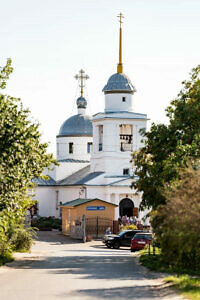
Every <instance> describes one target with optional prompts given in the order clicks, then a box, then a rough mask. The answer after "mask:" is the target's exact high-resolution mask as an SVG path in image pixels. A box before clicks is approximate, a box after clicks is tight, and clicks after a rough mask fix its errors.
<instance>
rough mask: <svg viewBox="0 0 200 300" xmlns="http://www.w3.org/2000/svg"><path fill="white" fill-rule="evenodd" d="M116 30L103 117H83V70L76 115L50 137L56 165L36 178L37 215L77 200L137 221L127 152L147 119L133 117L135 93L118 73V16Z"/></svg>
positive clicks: (136, 196)
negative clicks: (110, 207) (93, 202)
mask: <svg viewBox="0 0 200 300" xmlns="http://www.w3.org/2000/svg"><path fill="white" fill-rule="evenodd" d="M119 17H120V29H119V63H118V66H117V73H115V74H113V75H111V76H110V78H109V79H108V81H107V83H106V84H105V86H104V87H103V90H102V91H103V93H104V96H105V109H104V112H99V113H97V114H95V115H94V116H93V117H92V116H89V115H87V114H86V107H87V99H86V98H85V96H84V85H85V81H86V80H87V79H88V78H89V77H88V75H86V74H85V72H84V71H83V70H81V71H80V72H79V74H78V75H76V76H75V78H76V79H78V81H79V85H80V96H79V97H78V99H77V101H76V104H77V114H76V115H74V116H72V117H70V118H69V119H67V120H66V121H65V122H64V123H63V124H62V125H61V127H60V131H59V133H58V135H57V137H56V140H57V160H58V162H59V166H55V167H54V168H53V170H52V171H46V175H48V176H49V180H43V179H38V180H37V187H36V196H35V199H37V200H38V214H39V215H40V216H55V217H60V207H59V206H60V205H61V204H62V203H66V202H68V201H72V200H75V199H78V198H83V199H96V198H98V199H101V200H103V201H106V202H110V203H113V204H116V205H117V206H116V207H115V220H117V219H118V218H119V216H121V217H122V216H124V215H127V216H129V217H130V216H134V215H135V216H137V217H138V218H139V219H142V217H143V214H144V213H143V212H140V211H139V205H140V201H141V195H139V194H136V192H135V190H134V189H132V188H131V183H132V180H133V179H131V176H132V175H133V172H134V170H133V169H132V165H131V163H130V160H131V153H132V152H133V151H135V150H138V149H139V148H140V147H142V141H141V140H142V136H141V133H140V130H141V129H146V125H147V115H146V114H142V113H136V112H135V108H134V93H135V91H136V90H135V88H134V86H133V84H132V83H131V81H130V79H129V78H128V76H127V75H125V74H124V72H123V64H122V27H121V25H122V14H120V15H119Z"/></svg>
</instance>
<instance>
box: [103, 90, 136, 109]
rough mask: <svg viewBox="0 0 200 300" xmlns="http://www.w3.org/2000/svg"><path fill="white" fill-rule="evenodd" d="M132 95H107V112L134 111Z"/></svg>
mask: <svg viewBox="0 0 200 300" xmlns="http://www.w3.org/2000/svg"><path fill="white" fill-rule="evenodd" d="M133 108H134V107H133V101H132V94H127V93H114V94H106V95H105V112H109V111H133Z"/></svg>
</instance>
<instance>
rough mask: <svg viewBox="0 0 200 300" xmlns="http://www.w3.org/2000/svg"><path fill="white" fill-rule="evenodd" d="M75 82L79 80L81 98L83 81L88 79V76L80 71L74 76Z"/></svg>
mask: <svg viewBox="0 0 200 300" xmlns="http://www.w3.org/2000/svg"><path fill="white" fill-rule="evenodd" d="M74 77H75V79H76V80H79V87H80V88H81V97H83V88H84V87H85V85H84V82H85V80H87V79H89V76H88V75H87V74H85V71H84V70H83V69H81V70H80V71H79V74H76V75H75V76H74Z"/></svg>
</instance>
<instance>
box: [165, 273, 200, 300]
mask: <svg viewBox="0 0 200 300" xmlns="http://www.w3.org/2000/svg"><path fill="white" fill-rule="evenodd" d="M165 281H166V282H171V283H173V284H174V286H175V287H176V288H178V289H179V290H180V291H181V294H182V295H183V296H185V297H187V298H188V299H191V300H199V299H200V278H194V277H191V276H189V275H181V276H170V277H167V278H165Z"/></svg>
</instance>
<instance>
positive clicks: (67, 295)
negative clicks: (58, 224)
mask: <svg viewBox="0 0 200 300" xmlns="http://www.w3.org/2000/svg"><path fill="white" fill-rule="evenodd" d="M16 257H17V260H16V261H15V262H13V263H10V264H8V265H7V266H4V267H2V268H0V300H25V299H26V300H38V299H41V300H43V299H44V300H46V299H48V300H51V299H52V300H56V299H68V300H71V299H72V300H76V299H77V300H79V299H81V300H99V299H105V300H106V299H111V300H112V299H115V300H118V299H120V300H123V299H137V300H138V299H143V300H146V299H147V300H149V299H167V300H168V299H174V300H180V299H183V298H182V297H180V296H178V295H176V294H175V293H174V291H173V290H172V289H170V288H168V287H167V286H166V284H164V283H163V282H162V278H161V277H160V276H159V275H157V274H153V273H151V272H149V271H147V270H146V269H145V268H143V267H141V266H140V265H139V263H138V260H137V258H136V257H134V256H133V255H132V254H131V253H130V251H129V250H128V249H126V248H124V249H119V250H113V249H107V248H106V247H105V246H104V245H103V244H102V242H100V241H93V242H89V243H86V244H83V243H79V242H75V241H72V240H70V239H68V238H67V237H64V236H62V235H61V234H59V233H55V232H41V233H40V236H39V240H38V241H37V242H36V244H35V245H34V246H33V249H32V252H31V253H27V254H16Z"/></svg>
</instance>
